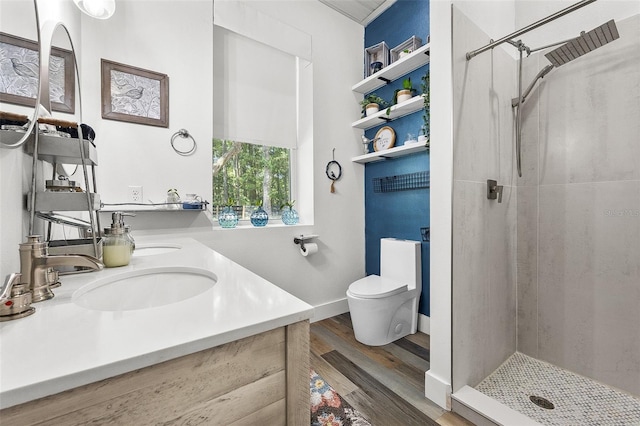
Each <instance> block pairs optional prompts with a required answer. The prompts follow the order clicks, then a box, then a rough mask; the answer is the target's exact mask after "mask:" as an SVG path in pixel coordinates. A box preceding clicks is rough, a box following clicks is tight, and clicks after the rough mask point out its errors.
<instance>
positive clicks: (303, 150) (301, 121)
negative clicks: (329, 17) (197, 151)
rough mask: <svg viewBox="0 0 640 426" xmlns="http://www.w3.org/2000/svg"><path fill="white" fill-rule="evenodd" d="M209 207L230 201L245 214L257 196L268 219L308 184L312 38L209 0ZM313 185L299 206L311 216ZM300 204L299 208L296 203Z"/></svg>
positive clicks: (248, 8) (244, 7)
mask: <svg viewBox="0 0 640 426" xmlns="http://www.w3.org/2000/svg"><path fill="white" fill-rule="evenodd" d="M213 47H214V48H213V88H214V90H213V94H214V99H213V138H214V141H213V152H212V154H213V157H212V160H213V162H212V169H213V181H212V183H213V185H212V187H213V194H212V196H213V197H212V200H213V203H212V204H213V208H214V213H215V212H216V208H217V206H221V205H225V204H227V202H228V199H232V200H233V204H234V205H235V206H236V210H237V213H238V216H239V217H240V218H244V219H247V218H249V217H250V215H251V212H252V211H253V210H254V209H255V208H256V206H255V204H257V203H259V202H260V201H261V200H262V201H263V207H264V208H265V210H267V212H269V215H270V217H271V218H274V217H276V218H277V217H279V216H280V206H281V205H282V204H284V203H286V202H290V201H292V199H293V198H296V188H297V187H298V186H299V185H300V182H303V185H307V184H309V182H312V178H311V176H312V167H300V164H299V163H302V164H305V165H308V164H310V162H311V161H312V152H313V151H312V149H313V146H312V135H313V132H312V129H313V128H312V117H313V114H312V113H313V109H312V103H313V96H312V87H313V78H312V77H313V74H312V71H313V67H312V64H311V36H310V35H309V34H306V33H304V32H301V31H300V30H298V29H297V28H294V27H292V26H290V25H287V24H286V23H284V22H281V21H279V20H277V19H275V18H273V17H271V16H269V15H268V14H265V13H262V12H261V11H260V10H258V9H256V8H254V7H253V6H252V4H251V2H244V1H217V2H214V31H213ZM309 194H312V191H306V192H304V193H303V194H300V199H299V200H298V201H299V204H298V206H299V208H302V209H307V214H306V216H305V220H306V221H307V223H312V222H313V200H312V197H310V196H309ZM303 206H304V207H303Z"/></svg>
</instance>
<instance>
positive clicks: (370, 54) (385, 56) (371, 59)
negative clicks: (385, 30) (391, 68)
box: [364, 41, 389, 77]
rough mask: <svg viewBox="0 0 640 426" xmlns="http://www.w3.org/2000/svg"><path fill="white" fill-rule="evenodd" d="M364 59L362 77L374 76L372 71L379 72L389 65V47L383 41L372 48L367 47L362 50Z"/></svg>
mask: <svg viewBox="0 0 640 426" xmlns="http://www.w3.org/2000/svg"><path fill="white" fill-rule="evenodd" d="M364 58H365V59H364V60H365V64H364V67H365V69H364V75H365V77H369V76H370V75H373V74H375V72H374V71H376V72H377V71H380V70H381V69H383V68H384V67H386V66H388V65H389V46H387V43H385V42H384V41H383V42H380V43H378V44H376V45H374V46H371V47H367V48H366V49H365V50H364Z"/></svg>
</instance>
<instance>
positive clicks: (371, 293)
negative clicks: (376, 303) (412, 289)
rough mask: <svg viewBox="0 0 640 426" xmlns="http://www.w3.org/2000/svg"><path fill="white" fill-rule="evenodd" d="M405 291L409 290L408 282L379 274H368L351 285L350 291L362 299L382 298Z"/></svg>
mask: <svg viewBox="0 0 640 426" xmlns="http://www.w3.org/2000/svg"><path fill="white" fill-rule="evenodd" d="M405 291H407V285H406V284H401V283H399V282H396V281H392V280H389V279H386V278H382V277H380V276H378V275H369V276H366V277H364V278H361V279H359V280H358V281H355V282H354V283H352V284H351V285H350V286H349V293H351V294H352V295H353V296H355V297H360V298H362V299H381V298H384V297H389V296H393V295H394V294H398V293H402V292H405Z"/></svg>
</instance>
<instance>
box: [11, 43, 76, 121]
mask: <svg viewBox="0 0 640 426" xmlns="http://www.w3.org/2000/svg"><path fill="white" fill-rule="evenodd" d="M74 76H75V73H74V65H73V53H72V52H71V51H70V50H66V49H62V48H58V47H52V48H51V55H50V56H49V98H50V100H51V109H52V110H54V111H61V112H68V113H71V114H73V113H74V112H75V78H74ZM39 82H40V52H39V47H38V43H37V42H35V41H31V40H27V39H25V38H22V37H17V36H14V35H10V34H6V33H3V32H0V102H6V103H10V104H16V105H24V106H30V107H35V105H36V98H37V96H38V87H39Z"/></svg>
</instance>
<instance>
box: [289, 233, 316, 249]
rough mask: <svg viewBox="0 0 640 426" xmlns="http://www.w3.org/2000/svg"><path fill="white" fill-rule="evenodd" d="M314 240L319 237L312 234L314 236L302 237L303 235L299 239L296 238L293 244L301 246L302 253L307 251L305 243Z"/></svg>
mask: <svg viewBox="0 0 640 426" xmlns="http://www.w3.org/2000/svg"><path fill="white" fill-rule="evenodd" d="M313 238H318V236H317V235H315V234H312V235H302V234H300V236H299V237H294V238H293V243H294V244H300V249H301V250H302V251H307V249H305V248H304V242H305V241H309V240H312V239H313Z"/></svg>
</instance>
